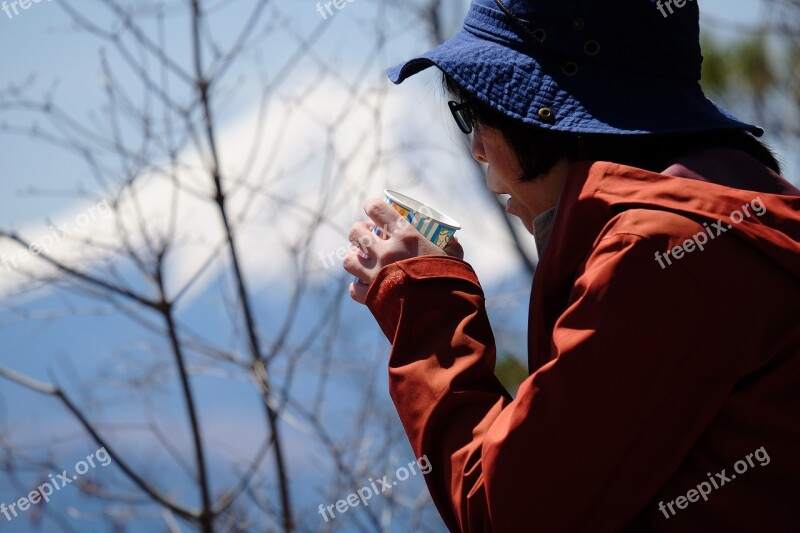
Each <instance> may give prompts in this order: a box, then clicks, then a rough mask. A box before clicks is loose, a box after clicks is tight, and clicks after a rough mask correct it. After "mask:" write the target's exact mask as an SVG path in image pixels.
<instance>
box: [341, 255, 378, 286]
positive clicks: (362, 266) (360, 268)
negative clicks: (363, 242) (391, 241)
mask: <svg viewBox="0 0 800 533" xmlns="http://www.w3.org/2000/svg"><path fill="white" fill-rule="evenodd" d="M375 264H376V260H375V258H374V257H364V255H362V253H361V251H360V250H358V248H353V249H351V250H348V251H347V254H345V256H344V259H343V260H342V266H343V267H344V269H345V270H346V271H347V272H349V273H350V274H352V275H354V276H355V277H357V278H358V279H360V280H362V281H365V282H366V283H369V282H370V281H372V275H371V274H370V272H369V271H370V268H372V267H374V266H375Z"/></svg>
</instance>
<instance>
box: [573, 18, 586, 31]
mask: <svg viewBox="0 0 800 533" xmlns="http://www.w3.org/2000/svg"><path fill="white" fill-rule="evenodd" d="M584 26H586V22H584V20H583V19H582V18H581V17H575V18H574V19H572V29H573V30H575V31H581V30H582V29H583V28H584Z"/></svg>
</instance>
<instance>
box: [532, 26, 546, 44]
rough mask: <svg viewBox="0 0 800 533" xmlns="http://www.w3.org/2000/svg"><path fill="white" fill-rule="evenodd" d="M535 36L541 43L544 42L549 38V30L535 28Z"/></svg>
mask: <svg viewBox="0 0 800 533" xmlns="http://www.w3.org/2000/svg"><path fill="white" fill-rule="evenodd" d="M533 38H534V39H536V40H537V41H539V42H540V43H544V42H545V41H546V40H547V31H545V29H544V28H536V29H535V30H533Z"/></svg>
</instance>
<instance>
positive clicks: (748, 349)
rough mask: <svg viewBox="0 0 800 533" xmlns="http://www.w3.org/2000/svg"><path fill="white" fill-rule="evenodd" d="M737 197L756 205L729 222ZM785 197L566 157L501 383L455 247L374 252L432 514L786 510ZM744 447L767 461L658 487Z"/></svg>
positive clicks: (791, 298) (797, 436)
mask: <svg viewBox="0 0 800 533" xmlns="http://www.w3.org/2000/svg"><path fill="white" fill-rule="evenodd" d="M783 183H784V184H785V182H783ZM784 189H785V190H789V191H794V190H795V189H792V188H791V187H789V186H786V187H784ZM762 190H769V189H762ZM792 194H793V193H792ZM756 198H760V201H761V202H763V205H764V206H765V207H766V212H764V213H763V215H762V216H755V214H753V215H752V216H750V217H747V218H744V220H742V221H741V222H740V223H738V224H734V222H735V221H736V220H731V219H730V217H729V215H730V214H731V213H733V212H734V211H737V210H739V211H741V208H742V206H743V205H744V204H749V203H751V202H752V201H753V200H754V199H756ZM750 211H752V208H751V209H750ZM799 212H800V197H798V196H792V195H780V194H771V193H768V192H756V191H748V190H740V189H733V188H729V187H725V186H722V185H717V184H714V183H709V182H706V181H702V180H699V179H690V178H682V177H671V176H667V175H664V174H655V173H650V172H646V171H643V170H639V169H635V168H630V167H625V166H620V165H615V164H611V163H604V162H597V163H586V164H585V165H584V164H581V165H577V166H576V167H575V169H574V172H573V173H572V175H571V176H570V177H569V179H568V181H567V185H566V188H565V190H564V192H563V193H562V196H561V199H560V200H559V205H558V210H557V213H556V217H555V220H554V226H553V232H552V236H551V238H550V241H549V244H548V246H547V249H546V250H545V253H544V256H543V259H542V261H541V263H540V265H539V267H538V270H537V273H536V276H535V278H534V283H533V289H532V297H531V306H530V317H529V321H530V327H529V364H530V369H531V375H530V376H529V378H528V379H527V380H526V381H525V382H524V383H523V384H522V386H521V387H520V389H519V391H518V394H517V396H516V398H514V399H512V398H511V396H510V395H509V394H508V392H507V391H506V390H505V389H504V388H503V386H502V385H501V384H500V383H499V381H498V380H497V379H496V377H495V376H494V372H493V370H494V364H495V344H494V338H493V335H492V330H491V327H490V324H489V321H488V318H487V315H486V310H485V305H484V295H483V291H482V289H481V286H480V284H479V282H478V279H477V277H476V275H475V273H474V271H473V270H472V268H471V267H470V266H469V265H468V264H467V263H465V262H463V261H461V260H458V259H455V258H451V257H421V258H414V259H408V260H405V261H401V262H398V263H395V264H393V265H389V266H387V267H385V268H384V269H382V270H381V271H380V273H379V275H378V277H377V279H376V280H375V281H374V282H373V284H372V286H371V288H370V292H369V294H368V297H367V305H368V306H369V308H370V309H371V311H372V312H373V314H374V315H375V317H376V319H377V321H378V323H379V324H380V326H381V328H382V330H383V332H384V333H385V334H386V336H387V337H388V339H389V340H390V341H391V342H392V353H391V357H390V361H389V385H390V393H391V396H392V399H393V401H394V403H395V405H396V407H397V411H398V413H399V415H400V419H401V420H402V423H403V426H404V427H405V429H406V432H407V433H408V437H409V440H410V443H411V446H412V447H413V449H414V451H415V453H416V454H417V456H422V455H427V457H428V459H429V460H430V461H431V464H432V465H433V469H432V471H431V473H430V474H428V475H427V476H426V482H427V484H428V487H429V489H430V492H431V495H432V497H433V500H434V502H435V504H436V506H437V508H438V510H439V512H440V513H441V515H442V517H443V518H444V521H445V523H446V524H447V526H448V527H449V528H450V530H452V531H469V532H476V531H495V532H500V533H507V532H516V531H520V532H535V531H544V532H551V531H559V532H560V531H615V530H620V529H629V530H633V531H700V530H720V531H725V530H730V531H789V530H792V529H793V528H794V529H796V527H797V526H798V523H800V522H798V518H797V514H796V504H797V502H798V501H800V453H799V452H800V215H799V214H798V213H799ZM716 221H722V224H723V226H722V228H723V229H724V232H723V233H722V234H720V235H718V236H717V235H715V236H714V238H713V239H711V238H709V240H708V243H707V244H706V245H705V247H704V250H702V251H700V250H697V249H695V250H694V251H693V252H692V253H687V254H685V255H684V256H683V257H682V258H680V259H679V260H678V259H673V261H672V264H671V265H668V266H666V267H665V268H662V267H661V266H660V265H659V263H658V261H656V259H655V254H656V252H660V253H662V254H663V253H664V252H666V251H667V250H671V249H673V248H674V247H675V246H679V245H682V244H683V243H684V242H685V241H686V240H687V239H691V238H692V236H693V235H695V234H697V233H699V232H703V231H706V232H708V231H709V230H708V229H706V228H707V227H711V226H712V225H713V223H715V222H716ZM704 223H705V224H706V226H704ZM728 224H731V228H730V229H726V228H727V225H728ZM712 231H716V230H712ZM761 447H763V448H764V451H765V452H766V453H767V454H768V456H769V459H770V461H769V464H767V465H766V466H761V465H760V463H759V462H754V466H752V467H750V466H749V465H748V469H747V471H746V472H744V473H742V474H740V475H737V477H736V478H735V479H731V480H730V481H728V482H726V483H725V484H724V485H722V486H719V487H718V488H717V489H714V490H713V491H712V492H711V493H710V494H709V495H708V496H707V501H705V500H703V499H699V500H698V501H695V502H689V503H686V501H685V500H684V502H683V503H684V505H683V508H679V507H678V506H677V503H676V501H677V498H678V497H680V496H685V495H686V494H687V493H688V492H689V491H690V490H691V489H696V487H697V486H698V485H699V484H700V483H702V482H705V481H709V474H710V475H711V477H715V474H716V473H718V472H721V471H722V470H723V469H725V471H726V472H725V476H727V477H728V478H730V476H731V474H734V470H733V469H734V464H735V463H736V462H737V461H739V460H745V459H746V458H747V456H748V454H752V453H753V452H754V451H756V450H757V449H759V448H761ZM750 457H751V461H752V459H753V456H752V455H751V456H750ZM715 479H721V478H715ZM659 502H663V503H664V504H667V503H668V502H673V507H672V510H673V511H675V512H674V514H673V513H670V512H669V511H667V512H664V511H662V510H661V508H660V507H659ZM665 509H666V507H665Z"/></svg>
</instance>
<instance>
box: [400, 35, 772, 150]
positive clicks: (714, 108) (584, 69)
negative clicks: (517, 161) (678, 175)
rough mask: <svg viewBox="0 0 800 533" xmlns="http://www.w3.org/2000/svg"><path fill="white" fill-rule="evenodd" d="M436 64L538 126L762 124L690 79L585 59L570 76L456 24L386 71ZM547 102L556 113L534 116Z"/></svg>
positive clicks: (634, 128) (487, 100) (663, 130)
mask: <svg viewBox="0 0 800 533" xmlns="http://www.w3.org/2000/svg"><path fill="white" fill-rule="evenodd" d="M432 66H436V67H438V68H439V69H440V70H442V71H443V72H444V73H445V74H447V75H448V76H449V77H451V78H452V79H453V80H454V81H455V82H456V83H457V84H458V85H459V86H460V87H461V88H463V89H464V90H465V91H466V92H467V93H469V94H470V95H472V96H473V97H474V98H476V99H477V100H479V101H481V102H482V103H484V104H486V105H488V106H489V107H491V108H492V109H495V110H496V111H499V112H500V113H503V114H505V115H507V116H509V117H511V118H514V119H517V120H519V121H521V122H524V123H527V124H531V125H532V126H536V127H539V128H543V129H548V130H553V131H562V132H574V133H585V134H617V135H620V134H662V135H669V134H679V133H689V132H700V131H717V130H745V131H749V132H750V133H752V134H754V135H756V136H760V135H762V134H763V133H764V130H763V129H761V128H759V127H758V126H754V125H752V124H747V123H745V122H742V121H740V120H739V119H737V118H736V117H735V116H733V115H732V114H731V113H729V112H728V111H726V110H725V109H723V108H722V107H721V106H719V105H717V104H715V103H714V102H712V101H711V100H709V99H708V98H706V96H705V95H704V94H703V91H702V89H701V88H700V84H699V83H697V82H696V81H694V80H690V79H674V78H668V77H656V76H653V75H648V74H643V73H639V72H632V71H626V70H625V69H623V68H613V69H612V68H609V66H608V65H607V64H606V65H603V64H600V63H596V62H590V61H587V62H585V63H583V64H578V72H577V73H576V74H575V75H572V76H568V75H567V74H565V73H563V72H562V71H561V68H560V66H559V65H557V64H553V63H552V62H548V63H547V64H546V65H543V64H541V63H540V62H539V61H537V60H536V59H534V58H533V57H532V56H531V55H530V54H527V53H525V52H522V51H520V50H517V49H514V48H511V47H509V46H508V45H506V44H502V43H497V42H494V41H491V40H487V39H485V38H482V37H481V36H477V35H475V34H473V33H471V32H470V31H468V30H465V29H462V30H461V31H460V32H459V33H458V34H456V35H455V36H454V37H453V38H452V39H450V40H448V41H446V42H444V43H443V44H441V45H439V46H437V47H436V48H434V49H432V50H430V51H428V52H427V53H425V54H423V55H421V56H418V57H415V58H413V59H411V60H409V61H407V62H405V63H401V64H400V65H397V66H395V67H392V68H390V69H388V70H387V71H386V73H387V75H388V76H389V78H390V79H391V80H392V82H393V83H395V84H399V83H402V82H403V81H404V80H405V79H407V78H409V77H411V76H413V75H414V74H417V73H419V72H421V71H423V70H425V69H427V68H429V67H432ZM544 108H549V109H551V110H552V112H553V113H554V115H555V120H543V119H542V118H540V110H541V109H544Z"/></svg>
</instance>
